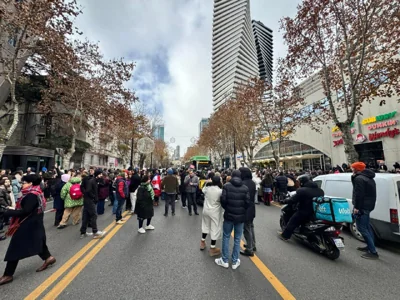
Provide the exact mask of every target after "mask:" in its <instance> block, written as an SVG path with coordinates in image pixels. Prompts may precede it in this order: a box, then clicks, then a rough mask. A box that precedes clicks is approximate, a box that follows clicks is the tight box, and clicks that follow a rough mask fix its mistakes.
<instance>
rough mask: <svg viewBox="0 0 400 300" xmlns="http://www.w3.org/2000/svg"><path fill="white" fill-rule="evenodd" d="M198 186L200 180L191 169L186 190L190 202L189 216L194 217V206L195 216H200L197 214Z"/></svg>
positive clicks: (186, 182) (187, 177)
mask: <svg viewBox="0 0 400 300" xmlns="http://www.w3.org/2000/svg"><path fill="white" fill-rule="evenodd" d="M198 186H199V178H198V177H197V176H196V174H195V173H194V172H193V170H192V169H190V170H189V175H187V176H186V177H185V189H186V198H187V200H188V210H189V216H191V215H192V206H193V210H194V213H195V215H199V214H198V212H197V203H196V193H197V188H198Z"/></svg>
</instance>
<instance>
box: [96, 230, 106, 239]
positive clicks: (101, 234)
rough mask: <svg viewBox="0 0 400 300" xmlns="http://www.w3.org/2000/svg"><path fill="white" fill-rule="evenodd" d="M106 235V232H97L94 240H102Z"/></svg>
mask: <svg viewBox="0 0 400 300" xmlns="http://www.w3.org/2000/svg"><path fill="white" fill-rule="evenodd" d="M105 234H106V232H105V231H97V232H96V233H95V234H93V238H94V239H101V238H102V237H103V236H104V235H105Z"/></svg>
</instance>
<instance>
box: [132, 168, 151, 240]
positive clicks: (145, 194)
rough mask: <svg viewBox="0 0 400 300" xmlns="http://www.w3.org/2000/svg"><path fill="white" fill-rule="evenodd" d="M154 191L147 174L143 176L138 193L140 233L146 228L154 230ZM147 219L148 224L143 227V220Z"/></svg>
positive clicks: (144, 231)
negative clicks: (152, 220) (152, 223)
mask: <svg viewBox="0 0 400 300" xmlns="http://www.w3.org/2000/svg"><path fill="white" fill-rule="evenodd" d="M153 201H154V191H153V188H152V186H151V184H150V178H149V176H147V175H144V176H143V177H142V182H141V184H140V187H139V188H138V191H137V194H136V214H137V218H138V221H139V230H138V232H139V233H146V230H154V226H153V225H151V224H150V223H151V219H152V218H153V216H154V205H153ZM144 220H147V226H146V227H144V228H143V222H144Z"/></svg>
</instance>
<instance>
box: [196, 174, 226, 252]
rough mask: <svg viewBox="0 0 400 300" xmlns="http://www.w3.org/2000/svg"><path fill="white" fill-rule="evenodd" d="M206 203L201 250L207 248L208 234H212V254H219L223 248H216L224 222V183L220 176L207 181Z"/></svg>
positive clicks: (204, 206)
mask: <svg viewBox="0 0 400 300" xmlns="http://www.w3.org/2000/svg"><path fill="white" fill-rule="evenodd" d="M203 194H204V197H205V199H204V205H203V217H202V224H201V231H202V236H201V242H200V250H204V249H205V248H206V238H207V235H208V234H210V236H211V247H210V251H209V254H210V256H218V255H220V254H221V249H219V248H216V247H215V245H216V243H217V240H218V239H220V238H221V236H222V224H223V221H224V219H223V217H222V214H223V209H222V206H221V195H222V184H221V178H220V177H219V176H214V177H213V178H212V179H209V180H208V181H207V184H206V186H205V187H204V188H203Z"/></svg>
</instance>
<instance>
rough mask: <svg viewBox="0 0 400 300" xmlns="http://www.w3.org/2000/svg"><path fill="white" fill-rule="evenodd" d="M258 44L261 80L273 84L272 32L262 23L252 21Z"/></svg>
mask: <svg viewBox="0 0 400 300" xmlns="http://www.w3.org/2000/svg"><path fill="white" fill-rule="evenodd" d="M252 26H253V33H254V38H255V42H256V49H257V57H258V69H259V76H260V78H262V79H264V80H266V81H268V82H269V83H272V68H273V41H272V30H271V29H269V28H268V27H267V26H265V25H264V24H263V23H262V22H260V21H255V20H253V21H252Z"/></svg>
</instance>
